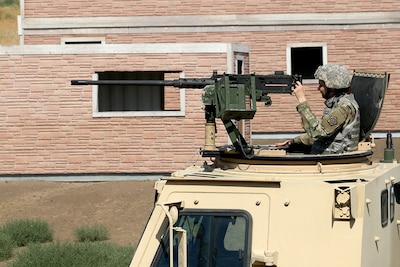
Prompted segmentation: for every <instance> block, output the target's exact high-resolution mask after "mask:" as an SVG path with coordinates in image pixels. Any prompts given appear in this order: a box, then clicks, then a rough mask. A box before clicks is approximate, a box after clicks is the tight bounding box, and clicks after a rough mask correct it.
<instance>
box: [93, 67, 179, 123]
mask: <svg viewBox="0 0 400 267" xmlns="http://www.w3.org/2000/svg"><path fill="white" fill-rule="evenodd" d="M179 74H181V72H180V71H103V72H97V73H96V74H95V75H94V78H93V79H94V80H99V81H105V80H110V81H113V80H123V81H125V80H128V81H129V80H131V81H135V82H139V81H140V80H146V81H156V82H155V83H154V84H151V85H143V84H101V85H94V86H93V99H94V101H93V102H94V104H95V105H94V107H93V109H94V112H93V116H94V117H110V116H111V117H115V116H183V115H184V90H183V89H180V88H175V87H171V86H164V85H163V84H160V83H159V81H163V80H175V79H179Z"/></svg>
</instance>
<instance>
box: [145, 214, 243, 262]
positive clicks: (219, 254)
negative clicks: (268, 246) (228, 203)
mask: <svg viewBox="0 0 400 267" xmlns="http://www.w3.org/2000/svg"><path fill="white" fill-rule="evenodd" d="M248 221H249V220H248V218H247V216H246V215H244V214H221V213H214V214H213V213H206V214H199V213H197V214H184V213H183V214H181V215H180V216H179V220H178V222H177V223H176V224H175V226H179V227H182V228H183V229H185V230H186V235H187V251H188V266H196V267H242V266H248V260H249V256H248V251H249V249H248V229H249V226H248V224H249V223H248ZM165 237H166V238H164V239H163V240H162V243H161V245H160V247H159V250H158V252H157V256H156V257H155V260H154V262H153V264H152V266H153V267H167V266H169V241H168V235H167V234H166V235H165ZM176 245H177V235H176V234H175V235H174V266H178V263H177V261H176V259H177V248H176Z"/></svg>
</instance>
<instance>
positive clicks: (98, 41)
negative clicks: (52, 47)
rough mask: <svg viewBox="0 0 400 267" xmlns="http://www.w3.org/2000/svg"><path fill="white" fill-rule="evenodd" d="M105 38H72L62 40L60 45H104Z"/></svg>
mask: <svg viewBox="0 0 400 267" xmlns="http://www.w3.org/2000/svg"><path fill="white" fill-rule="evenodd" d="M105 43H106V38H104V37H74V38H62V39H61V44H63V45H80V44H84V45H90V44H105Z"/></svg>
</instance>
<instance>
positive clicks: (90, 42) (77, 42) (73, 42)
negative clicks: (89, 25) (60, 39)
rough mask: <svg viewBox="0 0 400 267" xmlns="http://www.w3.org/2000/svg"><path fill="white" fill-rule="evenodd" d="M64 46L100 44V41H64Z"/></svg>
mask: <svg viewBox="0 0 400 267" xmlns="http://www.w3.org/2000/svg"><path fill="white" fill-rule="evenodd" d="M65 44H66V45H74V44H101V41H66V42H65Z"/></svg>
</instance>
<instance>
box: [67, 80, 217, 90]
mask: <svg viewBox="0 0 400 267" xmlns="http://www.w3.org/2000/svg"><path fill="white" fill-rule="evenodd" d="M214 83H215V80H214V79H210V78H204V79H201V78H192V79H187V78H181V79H178V80H171V81H168V80H72V81H71V85H125V86H126V85H136V86H173V87H179V88H204V87H205V86H206V85H209V84H214Z"/></svg>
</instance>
